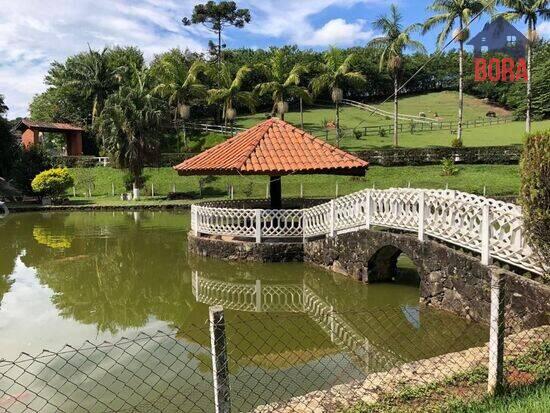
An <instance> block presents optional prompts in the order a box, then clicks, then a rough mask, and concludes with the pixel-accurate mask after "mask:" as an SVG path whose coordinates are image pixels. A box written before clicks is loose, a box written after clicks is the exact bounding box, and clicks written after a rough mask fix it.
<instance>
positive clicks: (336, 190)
mask: <svg viewBox="0 0 550 413" xmlns="http://www.w3.org/2000/svg"><path fill="white" fill-rule="evenodd" d="M338 189H339V188H338V182H336V188H335V192H334V193H335V195H336V198H338Z"/></svg>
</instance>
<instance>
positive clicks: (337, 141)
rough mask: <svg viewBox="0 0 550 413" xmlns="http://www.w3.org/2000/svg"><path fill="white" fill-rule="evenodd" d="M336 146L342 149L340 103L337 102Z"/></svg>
mask: <svg viewBox="0 0 550 413" xmlns="http://www.w3.org/2000/svg"><path fill="white" fill-rule="evenodd" d="M336 146H337V147H338V148H339V147H340V103H339V102H336Z"/></svg>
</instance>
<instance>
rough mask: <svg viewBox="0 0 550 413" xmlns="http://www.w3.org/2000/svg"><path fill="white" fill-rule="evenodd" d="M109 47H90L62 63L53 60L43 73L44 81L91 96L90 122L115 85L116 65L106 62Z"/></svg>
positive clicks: (87, 97) (97, 113)
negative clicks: (99, 49)
mask: <svg viewBox="0 0 550 413" xmlns="http://www.w3.org/2000/svg"><path fill="white" fill-rule="evenodd" d="M108 51H109V49H108V48H104V49H103V50H102V51H96V50H92V49H91V48H90V49H89V51H88V52H87V53H83V54H80V55H76V56H74V57H73V58H72V59H71V58H69V59H68V60H67V62H66V63H65V64H61V63H59V62H54V63H53V64H52V67H51V68H50V70H49V71H48V75H47V76H46V83H47V84H48V85H51V86H53V87H56V88H60V89H61V88H73V89H75V90H77V91H79V93H81V94H83V96H84V97H85V98H86V99H91V101H92V107H91V113H90V115H91V123H92V126H93V125H94V122H95V120H96V118H97V117H98V116H99V115H100V114H101V110H102V109H103V104H104V102H105V100H106V99H107V97H108V96H109V95H110V94H111V93H112V92H113V91H114V90H115V89H116V85H117V82H116V81H117V75H120V69H119V68H112V67H111V66H110V64H109V58H108Z"/></svg>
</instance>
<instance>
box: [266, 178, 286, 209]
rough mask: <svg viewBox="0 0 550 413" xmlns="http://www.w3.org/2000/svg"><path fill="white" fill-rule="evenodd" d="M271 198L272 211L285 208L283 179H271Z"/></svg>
mask: <svg viewBox="0 0 550 413" xmlns="http://www.w3.org/2000/svg"><path fill="white" fill-rule="evenodd" d="M269 197H270V200H271V209H281V208H282V206H283V200H282V190H281V177H280V176H270V177H269Z"/></svg>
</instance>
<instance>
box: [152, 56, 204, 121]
mask: <svg viewBox="0 0 550 413" xmlns="http://www.w3.org/2000/svg"><path fill="white" fill-rule="evenodd" d="M161 64H162V68H163V72H162V74H161V77H162V78H161V83H159V84H158V85H157V86H156V87H155V88H154V92H156V93H159V94H160V95H161V96H163V97H165V98H168V104H169V105H170V107H171V108H173V110H174V120H177V119H178V118H180V119H185V118H186V117H187V116H186V115H187V113H186V112H188V110H189V106H190V105H191V104H193V103H195V102H196V101H199V100H201V99H203V98H206V96H207V88H206V86H205V85H203V84H202V83H201V82H200V80H199V79H198V72H199V70H200V68H201V67H202V62H200V61H196V62H195V63H193V64H192V65H191V67H189V66H188V65H187V64H185V62H181V61H177V60H176V59H167V60H165V61H163V62H162V63H161Z"/></svg>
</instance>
